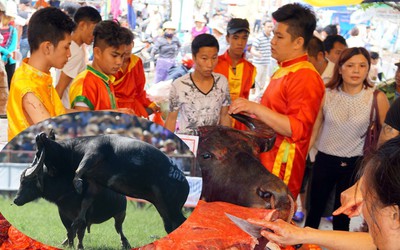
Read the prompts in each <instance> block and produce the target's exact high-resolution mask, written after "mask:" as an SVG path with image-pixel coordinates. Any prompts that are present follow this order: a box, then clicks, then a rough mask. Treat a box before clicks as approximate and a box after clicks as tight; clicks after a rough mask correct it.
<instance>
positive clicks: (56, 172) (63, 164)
mask: <svg viewBox="0 0 400 250" xmlns="http://www.w3.org/2000/svg"><path fill="white" fill-rule="evenodd" d="M42 139H43V138H42V137H41V136H39V135H38V136H37V137H36V144H37V147H38V151H37V153H36V156H35V159H34V161H33V163H32V165H31V166H30V167H29V168H27V169H25V170H24V171H23V173H22V174H21V180H20V187H19V190H18V193H17V195H16V197H15V199H14V203H15V204H16V205H18V206H22V205H24V204H26V203H28V202H30V201H33V200H35V199H37V198H40V197H41V198H44V199H46V200H47V201H49V202H52V203H55V204H56V205H57V207H58V212H59V215H60V218H61V221H62V223H63V225H64V227H65V228H66V230H67V239H65V241H64V242H63V243H62V245H64V246H66V245H68V246H69V247H73V244H74V238H75V236H76V235H78V241H79V242H78V246H77V248H78V249H83V238H84V234H85V229H86V228H87V229H88V232H90V226H91V224H98V223H102V222H104V221H106V220H108V219H110V218H112V217H113V218H114V220H115V225H114V226H115V229H116V231H117V233H118V234H119V235H120V237H121V244H122V247H123V248H124V249H130V248H131V246H130V244H129V242H128V240H127V239H126V237H125V235H124V233H123V231H122V223H123V222H124V220H125V215H126V213H125V212H126V196H125V195H122V194H119V193H117V192H114V191H112V190H110V189H108V188H105V187H103V186H100V185H98V184H96V183H94V182H88V181H86V180H85V183H84V188H83V193H82V194H78V193H77V192H76V191H75V188H74V186H73V184H72V179H73V177H74V174H75V171H74V170H73V169H72V168H70V165H69V163H70V162H71V161H63V160H65V159H63V157H62V156H61V155H59V157H60V160H58V161H56V162H50V161H47V163H48V164H46V165H45V164H44V160H45V158H46V156H45V154H46V151H45V150H43V147H44V145H43V143H42ZM48 154H51V152H48ZM55 163H56V164H55ZM89 195H90V196H92V197H93V200H92V201H91V202H92V203H91V204H90V205H89V207H88V209H87V211H82V210H81V207H82V203H83V201H84V198H85V197H87V196H89ZM79 217H84V220H85V223H84V224H81V225H74V223H75V220H76V219H77V218H79Z"/></svg>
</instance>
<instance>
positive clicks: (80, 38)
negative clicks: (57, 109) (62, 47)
mask: <svg viewBox="0 0 400 250" xmlns="http://www.w3.org/2000/svg"><path fill="white" fill-rule="evenodd" d="M100 21H101V16H100V13H99V12H98V11H97V10H96V9H95V8H93V7H90V6H82V7H80V8H79V9H78V10H77V11H76V13H75V15H74V22H75V24H76V27H75V29H74V31H73V32H72V36H71V37H72V41H71V46H70V50H71V57H70V58H69V59H68V62H67V63H66V64H65V65H64V67H63V68H62V69H61V70H57V82H56V84H55V85H56V86H55V87H56V91H57V94H58V96H59V97H60V98H61V100H62V102H63V104H64V106H65V107H66V108H70V107H71V102H70V100H69V96H68V92H69V87H70V84H71V82H72V80H73V79H74V78H75V77H76V76H77V75H78V74H79V73H81V72H82V71H84V70H85V69H86V64H87V62H88V58H87V52H86V45H90V44H92V42H93V30H94V27H95V26H96V24H97V23H99V22H100Z"/></svg>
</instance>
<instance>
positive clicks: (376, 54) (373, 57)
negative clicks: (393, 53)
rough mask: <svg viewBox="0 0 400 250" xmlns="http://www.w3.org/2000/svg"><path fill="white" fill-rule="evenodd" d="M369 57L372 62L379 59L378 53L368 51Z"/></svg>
mask: <svg viewBox="0 0 400 250" xmlns="http://www.w3.org/2000/svg"><path fill="white" fill-rule="evenodd" d="M369 55H370V56H371V59H374V60H376V59H379V53H378V52H375V51H370V52H369Z"/></svg>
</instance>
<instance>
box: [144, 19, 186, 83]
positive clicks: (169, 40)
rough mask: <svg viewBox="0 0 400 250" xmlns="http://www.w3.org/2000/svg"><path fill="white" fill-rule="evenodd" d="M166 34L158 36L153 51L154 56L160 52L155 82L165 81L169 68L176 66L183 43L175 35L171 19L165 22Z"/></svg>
mask: <svg viewBox="0 0 400 250" xmlns="http://www.w3.org/2000/svg"><path fill="white" fill-rule="evenodd" d="M163 30H164V35H163V36H162V37H160V38H158V39H157V40H156V42H155V44H154V47H153V50H152V51H151V56H152V58H154V57H155V55H156V54H158V58H157V63H156V72H155V77H154V78H155V79H154V83H158V82H160V81H164V80H165V79H166V78H167V76H168V70H169V69H170V68H171V67H173V66H175V63H176V62H175V60H176V57H177V56H178V53H179V49H180V48H181V43H180V42H179V39H178V38H177V37H176V35H175V30H176V29H175V26H174V24H173V23H172V22H171V21H167V22H165V23H164V24H163Z"/></svg>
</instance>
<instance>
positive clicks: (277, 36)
mask: <svg viewBox="0 0 400 250" xmlns="http://www.w3.org/2000/svg"><path fill="white" fill-rule="evenodd" d="M287 29H288V25H287V24H284V23H279V22H278V23H276V25H275V27H274V37H273V38H272V40H271V53H272V57H273V58H274V59H276V60H277V61H278V62H284V61H286V60H290V59H292V58H293V52H294V49H293V47H294V45H295V40H292V36H291V35H290V34H289V33H288V32H287Z"/></svg>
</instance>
